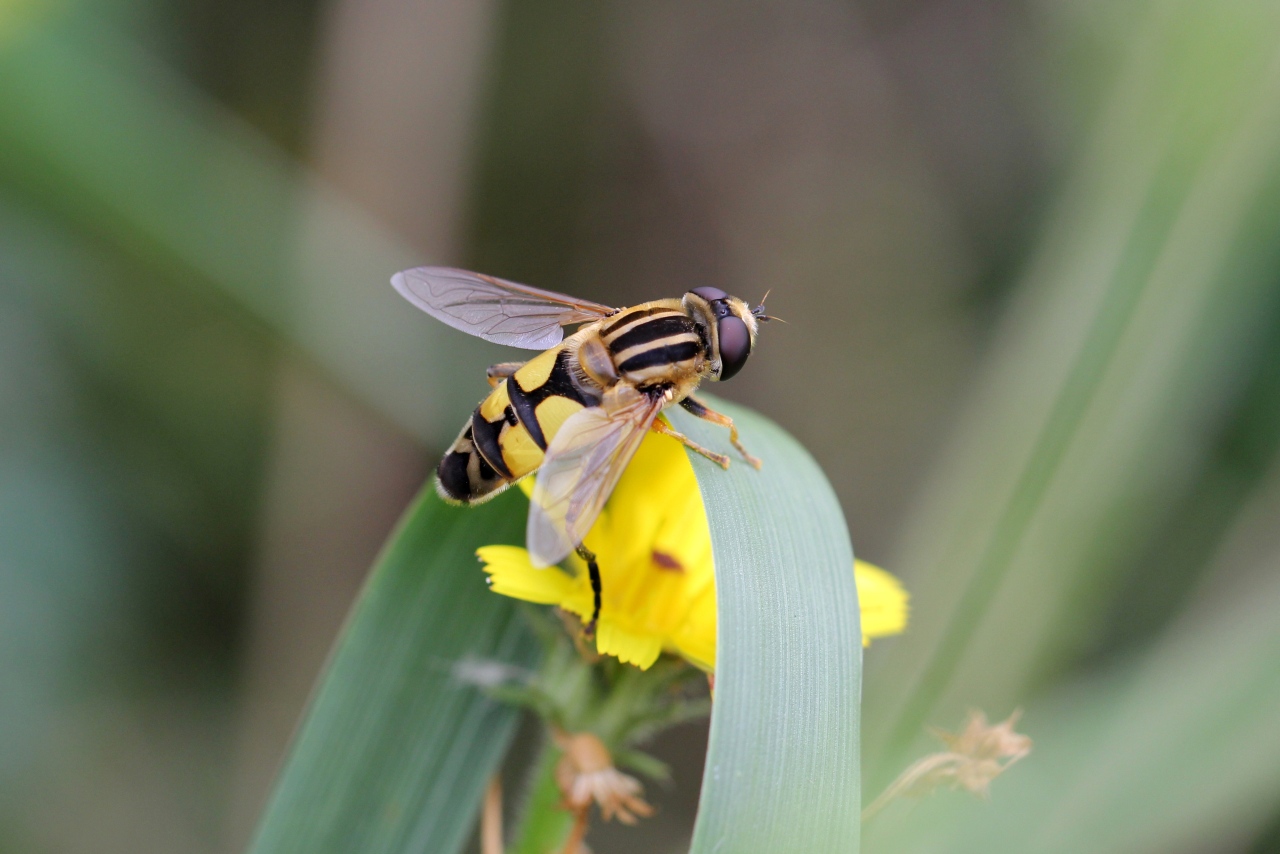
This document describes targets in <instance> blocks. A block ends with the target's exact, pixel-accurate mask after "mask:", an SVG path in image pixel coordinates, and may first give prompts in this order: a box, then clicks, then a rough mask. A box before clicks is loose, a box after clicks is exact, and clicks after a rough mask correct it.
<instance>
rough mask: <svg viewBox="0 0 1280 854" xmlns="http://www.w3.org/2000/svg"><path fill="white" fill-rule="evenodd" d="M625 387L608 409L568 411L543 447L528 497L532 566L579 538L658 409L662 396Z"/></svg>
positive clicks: (555, 558)
mask: <svg viewBox="0 0 1280 854" xmlns="http://www.w3.org/2000/svg"><path fill="white" fill-rule="evenodd" d="M628 391H630V395H629V396H628V397H627V399H626V400H625V401H624V402H622V403H620V404H619V405H616V406H614V407H612V408H611V409H610V410H606V408H605V407H599V406H593V407H588V408H587V409H584V410H582V411H581V412H576V413H574V414H573V415H571V416H569V418H568V419H567V420H566V421H565V422H564V424H563V425H561V427H560V431H559V432H558V433H556V435H555V438H554V439H552V440H551V444H550V445H549V446H548V447H547V456H546V459H544V460H543V462H542V467H541V468H539V469H538V480H537V482H536V484H535V485H534V487H533V498H532V499H531V500H530V503H529V527H528V530H527V532H526V539H527V544H528V546H529V554H530V556H531V557H532V558H533V565H534V566H551V565H552V564H556V563H559V562H560V561H562V560H564V559H565V557H566V556H568V554H569V553H570V552H572V551H573V550H574V549H575V548H577V546H578V545H579V544H580V543H581V542H582V538H583V537H585V536H586V535H587V531H589V530H591V525H592V523H594V522H595V521H596V517H597V516H599V515H600V510H601V508H603V507H604V502H605V500H606V499H607V498H608V497H609V493H611V492H613V488H614V486H616V485H617V483H618V478H620V477H621V476H622V471H623V469H625V468H626V467H627V463H628V462H630V461H631V457H632V456H634V455H635V452H636V450H637V449H638V448H639V447H640V442H641V440H643V439H644V435H645V433H646V432H648V430H649V427H650V426H651V425H652V424H653V419H654V418H656V417H657V416H658V413H659V412H661V411H662V406H663V400H662V399H661V398H658V399H656V400H653V399H650V398H649V397H648V396H646V395H643V394H641V393H639V392H637V391H635V390H634V389H628Z"/></svg>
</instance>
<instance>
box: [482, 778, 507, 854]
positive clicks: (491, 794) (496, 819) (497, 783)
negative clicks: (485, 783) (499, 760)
mask: <svg viewBox="0 0 1280 854" xmlns="http://www.w3.org/2000/svg"><path fill="white" fill-rule="evenodd" d="M480 854H502V775H501V774H494V775H493V777H492V778H491V779H490V780H489V787H488V788H487V789H485V792H484V812H483V813H481V817H480Z"/></svg>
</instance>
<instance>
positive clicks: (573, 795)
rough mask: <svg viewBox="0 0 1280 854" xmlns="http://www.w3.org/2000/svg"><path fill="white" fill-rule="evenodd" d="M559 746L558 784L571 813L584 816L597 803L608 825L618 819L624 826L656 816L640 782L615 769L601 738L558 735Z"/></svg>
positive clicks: (611, 757)
mask: <svg viewBox="0 0 1280 854" xmlns="http://www.w3.org/2000/svg"><path fill="white" fill-rule="evenodd" d="M556 744H557V745H558V746H559V747H560V749H561V750H563V751H564V756H562V757H560V761H559V763H557V764H556V783H557V784H558V785H559V786H560V792H561V794H562V795H564V802H565V805H566V806H567V807H568V808H569V809H571V810H574V811H576V812H583V811H585V810H586V809H587V808H588V807H590V806H591V802H592V801H594V802H595V803H596V805H597V806H599V807H600V814H601V815H602V816H604V819H605V821H609V820H611V819H612V818H613V817H614V816H615V815H616V816H617V817H618V821H621V822H622V823H623V824H635V823H636V821H637V820H638V819H637V816H640V817H648V816H650V815H653V807H652V806H650V805H649V804H648V803H646V802H645V800H644V799H643V797H642V795H643V794H644V787H643V786H641V785H640V781H639V780H637V779H636V778H635V777H632V776H630V775H628V774H623V773H622V772H621V771H619V770H618V769H617V768H615V767H614V766H613V756H612V755H610V753H609V750H608V748H606V747H605V746H604V743H603V742H602V741H600V739H599V738H597V737H596V736H594V735H592V734H591V733H589V732H580V733H575V734H572V735H570V734H568V733H556Z"/></svg>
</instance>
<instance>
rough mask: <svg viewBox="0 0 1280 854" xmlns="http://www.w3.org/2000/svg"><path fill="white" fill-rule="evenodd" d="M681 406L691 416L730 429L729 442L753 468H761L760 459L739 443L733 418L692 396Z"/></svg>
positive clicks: (681, 403)
mask: <svg viewBox="0 0 1280 854" xmlns="http://www.w3.org/2000/svg"><path fill="white" fill-rule="evenodd" d="M680 405H681V406H683V407H684V408H685V410H686V411H687V412H689V413H690V414H691V415H696V416H698V417H699V418H702V419H704V420H706V421H710V422H711V423H712V424H719V425H720V426H721V427H728V428H729V441H730V442H732V443H733V446H734V447H735V448H737V449H738V453H740V454H742V457H743V459H745V460H746V461H747V462H748V463H750V464H751V467H752V468H757V469H758V468H760V458H759V457H754V456H752V455H751V454H750V453H748V452H747V449H746V448H744V447H742V442H740V441H738V428H737V427H736V426H734V423H733V419H732V418H730V417H729V416H728V415H725V414H723V413H720V412H716V411H715V410H714V409H712V408H711V407H710V406H707V405H706V404H705V403H703V402H702V401H700V400H698V399H697V398H695V397H693V396H692V395H690V396H689V397H686V398H685V399H684V400H682V401H680Z"/></svg>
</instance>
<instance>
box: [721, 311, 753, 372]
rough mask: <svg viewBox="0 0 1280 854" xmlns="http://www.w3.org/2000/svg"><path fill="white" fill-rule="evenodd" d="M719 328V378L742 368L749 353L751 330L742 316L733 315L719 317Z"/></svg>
mask: <svg viewBox="0 0 1280 854" xmlns="http://www.w3.org/2000/svg"><path fill="white" fill-rule="evenodd" d="M718 328H719V330H720V335H719V338H720V379H722V380H727V379H729V377H731V376H733V375H734V374H736V373H737V372H738V371H740V370H742V366H743V365H745V364H746V363H747V356H750V355H751V331H750V330H749V329H747V324H745V323H743V322H742V318H740V317H738V316H737V315H736V314H735V315H730V316H729V317H724V318H721V320H720V324H719V327H718Z"/></svg>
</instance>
